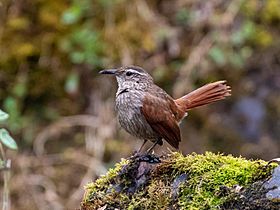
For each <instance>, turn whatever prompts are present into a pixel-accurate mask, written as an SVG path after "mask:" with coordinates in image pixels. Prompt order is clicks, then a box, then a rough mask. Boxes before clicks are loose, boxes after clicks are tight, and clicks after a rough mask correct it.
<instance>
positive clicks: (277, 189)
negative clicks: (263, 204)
mask: <svg viewBox="0 0 280 210" xmlns="http://www.w3.org/2000/svg"><path fill="white" fill-rule="evenodd" d="M264 187H265V189H268V190H269V191H268V192H267V193H266V197H267V198H268V199H270V200H272V201H273V202H280V166H277V167H276V168H275V169H274V170H273V173H272V177H271V178H270V179H269V180H268V181H267V182H265V184H264Z"/></svg>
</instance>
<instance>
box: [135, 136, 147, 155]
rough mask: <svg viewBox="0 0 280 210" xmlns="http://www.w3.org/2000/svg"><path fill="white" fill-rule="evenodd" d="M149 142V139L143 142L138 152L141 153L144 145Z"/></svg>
mask: <svg viewBox="0 0 280 210" xmlns="http://www.w3.org/2000/svg"><path fill="white" fill-rule="evenodd" d="M146 143H147V140H146V139H145V140H144V142H143V144H142V145H141V147H140V148H139V149H138V150H137V153H136V154H139V153H140V152H141V150H142V149H143V147H144V145H145V144H146Z"/></svg>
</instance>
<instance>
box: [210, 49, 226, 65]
mask: <svg viewBox="0 0 280 210" xmlns="http://www.w3.org/2000/svg"><path fill="white" fill-rule="evenodd" d="M209 56H210V58H211V59H212V60H213V61H215V63H216V64H218V65H219V66H223V65H225V63H226V58H225V56H224V53H223V51H222V49H221V48H219V47H212V48H211V49H210V51H209Z"/></svg>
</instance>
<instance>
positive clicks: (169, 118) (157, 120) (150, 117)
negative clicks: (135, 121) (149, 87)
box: [141, 93, 181, 149]
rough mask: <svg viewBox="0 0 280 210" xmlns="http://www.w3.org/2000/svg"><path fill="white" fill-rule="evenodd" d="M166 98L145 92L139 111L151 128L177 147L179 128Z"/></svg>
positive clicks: (179, 139) (179, 137) (179, 138)
mask: <svg viewBox="0 0 280 210" xmlns="http://www.w3.org/2000/svg"><path fill="white" fill-rule="evenodd" d="M168 100H169V98H167V100H166V99H163V98H161V97H157V96H154V95H151V94H149V93H146V95H145V97H144V100H143V106H142V109H141V111H142V113H143V115H144V117H145V119H146V120H147V122H148V123H149V125H150V126H151V127H152V129H153V130H154V131H155V132H156V133H158V134H159V135H160V136H161V137H162V138H164V139H165V140H166V141H167V142H168V143H169V144H170V145H171V146H173V147H175V148H176V149H178V148H179V142H180V141H181V136H180V129H179V126H178V123H177V121H176V118H175V115H174V114H173V113H172V109H171V107H170V106H171V105H170V103H168Z"/></svg>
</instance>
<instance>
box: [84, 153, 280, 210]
mask: <svg viewBox="0 0 280 210" xmlns="http://www.w3.org/2000/svg"><path fill="white" fill-rule="evenodd" d="M275 166H276V165H274V164H268V163H267V162H265V161H262V160H246V159H244V158H242V157H233V156H231V155H227V156H225V155H223V154H213V153H211V152H206V153H205V154H204V155H199V154H195V153H193V154H191V155H187V156H183V155H182V154H180V153H177V152H175V153H171V154H170V155H168V156H166V157H161V162H160V163H158V158H156V157H153V156H149V157H148V158H147V157H144V158H143V157H139V156H134V157H131V158H129V159H123V160H122V161H121V162H120V163H118V164H116V166H115V168H113V169H110V170H109V172H108V173H107V174H106V175H105V176H102V177H100V178H99V179H98V180H96V181H95V182H92V183H89V184H87V185H86V187H85V188H86V193H85V195H84V198H83V201H82V204H81V209H82V210H89V209H245V206H246V209H280V203H277V202H276V203H275V202H272V201H270V200H269V199H267V198H266V197H265V193H266V192H267V190H266V189H265V188H264V187H263V183H264V182H265V180H267V179H268V178H270V177H271V174H272V169H273V168H274V167H275ZM246 196H247V197H246ZM252 198H254V199H252ZM250 202H251V203H253V204H254V205H251V204H250ZM243 206H244V208H243ZM251 207H252V208H251Z"/></svg>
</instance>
